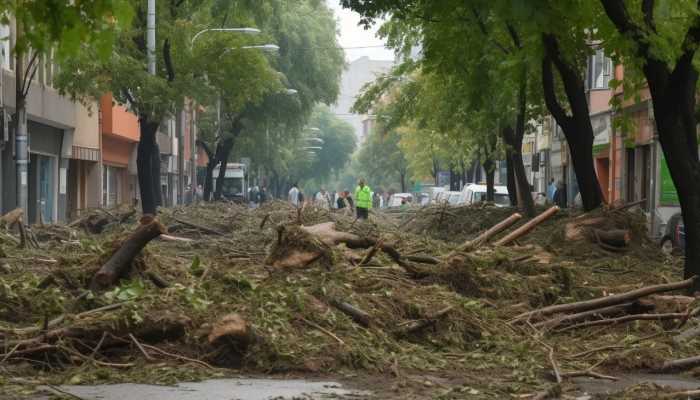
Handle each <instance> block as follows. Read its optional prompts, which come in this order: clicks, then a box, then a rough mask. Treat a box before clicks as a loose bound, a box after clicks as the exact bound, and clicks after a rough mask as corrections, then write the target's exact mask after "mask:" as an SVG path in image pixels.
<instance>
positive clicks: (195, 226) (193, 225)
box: [173, 217, 226, 236]
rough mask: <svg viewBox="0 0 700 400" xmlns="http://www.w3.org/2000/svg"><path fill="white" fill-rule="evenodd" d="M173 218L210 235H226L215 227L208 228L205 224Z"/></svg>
mask: <svg viewBox="0 0 700 400" xmlns="http://www.w3.org/2000/svg"><path fill="white" fill-rule="evenodd" d="M173 220H175V221H176V222H177V223H179V224H182V225H185V226H187V227H190V228H192V229H196V230H199V231H202V232H206V233H210V234H212V235H218V236H226V234H225V233H222V232H219V231H217V230H216V229H212V228H208V227H206V226H202V225H198V224H195V223H193V222H189V221H185V220H182V219H180V218H175V217H173Z"/></svg>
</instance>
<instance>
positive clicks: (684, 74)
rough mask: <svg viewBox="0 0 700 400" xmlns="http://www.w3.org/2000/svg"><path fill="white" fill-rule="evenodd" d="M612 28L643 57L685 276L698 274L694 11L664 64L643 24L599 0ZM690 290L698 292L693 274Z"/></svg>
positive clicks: (698, 19) (699, 26)
mask: <svg viewBox="0 0 700 400" xmlns="http://www.w3.org/2000/svg"><path fill="white" fill-rule="evenodd" d="M601 2H602V4H603V7H604V9H605V12H606V14H607V15H608V17H609V18H610V20H611V21H612V22H613V23H614V24H615V26H616V27H617V30H618V31H620V32H621V33H622V34H623V35H625V36H627V37H629V38H630V39H632V40H633V41H634V42H635V44H636V49H635V53H636V55H637V56H638V57H639V58H641V59H642V60H643V63H642V65H643V67H642V69H643V71H644V75H645V77H646V79H647V83H648V84H649V92H650V94H651V98H652V102H653V105H654V118H655V120H656V128H657V131H658V135H659V142H660V143H661V148H662V149H663V152H664V156H665V158H666V162H667V163H668V169H669V172H670V173H671V178H672V179H673V183H674V185H675V186H676V191H677V192H678V198H679V201H680V204H681V211H682V214H683V222H684V225H685V269H684V275H685V277H686V278H689V277H693V276H697V275H699V274H700V157H698V138H697V117H696V114H695V111H696V110H695V105H696V97H695V96H696V86H697V82H698V71H697V70H696V69H695V66H694V65H693V59H694V58H695V53H696V51H697V47H698V46H697V45H698V42H700V16H697V15H693V21H692V24H691V25H690V27H689V28H688V30H687V31H686V33H685V37H684V39H683V45H682V47H681V50H682V53H681V54H680V55H679V56H678V58H677V60H674V61H675V63H671V65H669V63H668V61H667V60H664V59H660V58H659V57H658V56H657V55H656V53H655V52H654V51H653V49H652V48H651V45H650V42H649V40H648V38H647V37H646V36H647V33H646V29H644V28H642V27H639V26H637V25H636V23H635V22H634V21H632V19H631V17H630V14H629V12H628V11H627V8H626V6H625V3H624V2H623V1H621V0H602V1H601ZM642 13H643V14H644V17H645V21H646V24H647V25H651V26H653V24H654V7H644V6H643V7H642ZM690 290H691V292H693V291H700V282H698V279H695V281H694V283H693V286H692V288H691V289H690Z"/></svg>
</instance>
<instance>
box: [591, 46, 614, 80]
mask: <svg viewBox="0 0 700 400" xmlns="http://www.w3.org/2000/svg"><path fill="white" fill-rule="evenodd" d="M588 71H589V78H588V87H589V88H590V89H608V88H609V84H610V80H611V79H612V60H611V59H609V58H608V57H605V52H604V51H603V49H598V50H596V52H595V54H594V55H593V56H591V58H590V61H589V66H588Z"/></svg>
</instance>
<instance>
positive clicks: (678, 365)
mask: <svg viewBox="0 0 700 400" xmlns="http://www.w3.org/2000/svg"><path fill="white" fill-rule="evenodd" d="M698 365H700V356H695V357H688V358H681V359H678V360H670V361H666V362H664V363H663V365H661V367H659V368H657V369H656V370H654V372H668V371H678V370H684V369H689V368H693V367H696V366H698Z"/></svg>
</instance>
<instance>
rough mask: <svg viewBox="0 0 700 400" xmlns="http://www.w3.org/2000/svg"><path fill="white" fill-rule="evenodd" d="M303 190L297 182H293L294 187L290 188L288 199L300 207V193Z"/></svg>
mask: <svg viewBox="0 0 700 400" xmlns="http://www.w3.org/2000/svg"><path fill="white" fill-rule="evenodd" d="M300 193H301V192H300V191H299V188H298V187H297V184H296V182H295V183H293V184H292V188H291V189H289V195H288V196H287V197H288V200H289V202H290V203H291V204H292V205H293V206H294V207H299V194H300Z"/></svg>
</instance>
